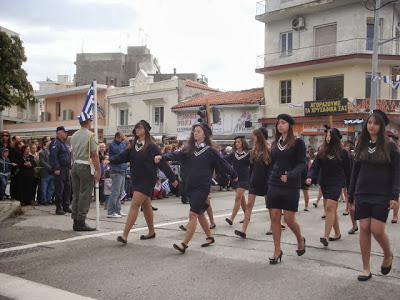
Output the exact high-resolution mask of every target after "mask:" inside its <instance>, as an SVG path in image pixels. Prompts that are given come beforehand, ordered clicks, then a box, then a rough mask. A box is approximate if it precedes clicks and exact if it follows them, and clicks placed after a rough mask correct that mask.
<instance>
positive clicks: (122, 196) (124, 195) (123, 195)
mask: <svg viewBox="0 0 400 300" xmlns="http://www.w3.org/2000/svg"><path fill="white" fill-rule="evenodd" d="M125 197H126V192H125V190H124V191H123V192H122V195H121V199H119V201H124V199H125Z"/></svg>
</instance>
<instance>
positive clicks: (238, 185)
mask: <svg viewBox="0 0 400 300" xmlns="http://www.w3.org/2000/svg"><path fill="white" fill-rule="evenodd" d="M231 184H232V187H233V188H234V189H235V190H236V189H245V190H248V189H249V182H248V181H238V182H235V181H231Z"/></svg>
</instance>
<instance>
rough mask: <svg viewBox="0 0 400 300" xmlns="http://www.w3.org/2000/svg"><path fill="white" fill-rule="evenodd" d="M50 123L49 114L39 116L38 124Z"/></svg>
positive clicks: (43, 113) (44, 113)
mask: <svg viewBox="0 0 400 300" xmlns="http://www.w3.org/2000/svg"><path fill="white" fill-rule="evenodd" d="M48 121H50V113H49V112H45V111H44V112H42V114H41V115H40V122H48Z"/></svg>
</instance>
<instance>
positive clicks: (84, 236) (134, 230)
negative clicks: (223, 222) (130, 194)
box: [0, 208, 266, 253]
mask: <svg viewBox="0 0 400 300" xmlns="http://www.w3.org/2000/svg"><path fill="white" fill-rule="evenodd" d="M260 211H266V208H259V209H253V212H260ZM240 214H243V212H239V213H238V215H240ZM230 215H231V213H229V214H222V215H214V219H218V218H224V217H228V216H230ZM186 222H187V220H179V221H172V222H166V223H159V224H155V225H154V228H159V227H164V226H170V225H176V224H181V223H186ZM142 230H147V226H144V227H137V228H133V229H131V231H130V232H138V231H142ZM121 232H122V231H121V230H118V231H110V232H101V233H95V234H88V235H81V236H75V237H72V238H68V239H64V240H53V241H47V242H40V243H34V244H29V245H23V246H16V247H12V248H6V249H0V253H5V252H10V251H15V250H24V249H29V248H33V247H39V246H49V245H55V244H61V243H69V242H74V241H80V240H86V239H90V238H97V237H103V236H108V235H117V234H121Z"/></svg>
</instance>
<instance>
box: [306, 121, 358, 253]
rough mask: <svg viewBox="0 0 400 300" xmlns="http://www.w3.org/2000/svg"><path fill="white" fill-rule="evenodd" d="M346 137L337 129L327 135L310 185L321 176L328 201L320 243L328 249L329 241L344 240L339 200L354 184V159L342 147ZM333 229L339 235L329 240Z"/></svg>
mask: <svg viewBox="0 0 400 300" xmlns="http://www.w3.org/2000/svg"><path fill="white" fill-rule="evenodd" d="M341 139H342V135H341V134H340V131H339V130H338V129H337V128H331V129H329V130H328V131H327V133H326V136H325V140H324V143H323V145H322V147H321V148H320V149H321V150H320V152H319V153H318V155H317V157H316V158H315V160H314V162H313V164H312V165H311V168H310V169H309V170H308V174H307V180H306V184H311V181H312V179H315V178H316V177H318V176H320V186H321V191H322V195H323V197H324V201H326V209H325V213H326V217H325V232H324V236H323V237H321V238H320V242H321V243H322V244H323V245H324V246H325V247H327V246H328V244H329V243H328V240H329V241H337V240H339V239H340V238H341V234H340V228H339V217H338V214H337V208H338V200H339V197H340V194H341V193H342V188H343V186H348V185H349V183H350V173H351V169H350V168H351V165H350V157H349V153H348V152H347V151H346V150H345V149H344V148H343V147H342V143H341ZM332 227H333V229H334V230H335V235H334V236H333V237H329V235H330V233H331V231H332Z"/></svg>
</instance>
